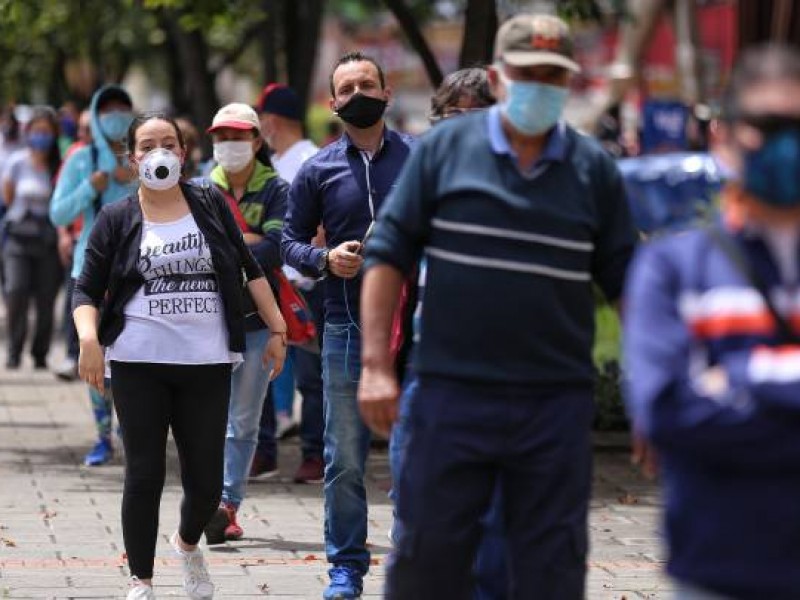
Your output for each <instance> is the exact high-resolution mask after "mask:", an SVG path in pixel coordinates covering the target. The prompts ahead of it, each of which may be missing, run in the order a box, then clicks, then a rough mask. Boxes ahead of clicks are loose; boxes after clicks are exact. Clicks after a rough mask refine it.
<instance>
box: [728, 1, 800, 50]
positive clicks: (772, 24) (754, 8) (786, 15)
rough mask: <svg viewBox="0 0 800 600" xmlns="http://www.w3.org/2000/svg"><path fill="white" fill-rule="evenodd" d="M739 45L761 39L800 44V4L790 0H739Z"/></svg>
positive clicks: (758, 41)
mask: <svg viewBox="0 0 800 600" xmlns="http://www.w3.org/2000/svg"><path fill="white" fill-rule="evenodd" d="M738 22H739V47H740V48H745V47H747V46H751V45H753V44H758V43H762V42H767V41H772V42H788V43H790V44H794V45H795V46H797V45H800V7H799V6H798V5H797V3H796V2H793V1H792V0H739V18H738Z"/></svg>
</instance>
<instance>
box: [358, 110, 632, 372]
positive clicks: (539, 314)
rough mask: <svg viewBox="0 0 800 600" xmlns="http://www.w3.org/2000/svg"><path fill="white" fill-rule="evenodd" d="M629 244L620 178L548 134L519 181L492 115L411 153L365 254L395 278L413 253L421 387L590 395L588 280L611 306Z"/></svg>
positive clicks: (569, 138)
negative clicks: (418, 273)
mask: <svg viewBox="0 0 800 600" xmlns="http://www.w3.org/2000/svg"><path fill="white" fill-rule="evenodd" d="M635 240H636V234H635V230H634V228H633V225H632V222H631V218H630V214H629V211H628V206H627V203H626V200H625V194H624V190H623V187H622V182H621V178H620V176H619V173H618V171H617V169H616V166H615V165H614V162H613V160H612V159H611V157H610V156H609V155H608V154H606V152H605V151H604V150H603V149H602V148H601V147H600V146H599V145H598V144H597V143H596V142H595V141H594V140H592V139H590V138H588V137H586V136H583V135H580V134H579V133H577V132H576V131H574V130H573V129H571V128H570V127H568V126H567V125H564V124H559V125H558V126H556V127H555V128H554V129H553V131H552V132H551V133H550V135H549V137H548V140H547V143H546V145H545V147H544V149H543V152H542V155H541V157H540V159H539V160H538V161H537V162H536V164H535V165H533V167H532V168H531V170H530V171H528V172H523V171H521V170H520V168H519V166H518V163H517V161H516V158H515V157H514V155H513V151H512V149H511V146H510V144H509V143H508V140H507V139H506V137H505V134H504V132H503V130H502V126H501V117H500V112H499V109H498V108H497V107H495V108H492V109H490V110H488V111H485V112H483V113H476V114H471V115H465V116H464V117H461V118H458V119H453V120H452V121H450V122H445V123H442V124H440V125H438V126H437V127H435V128H434V129H433V130H431V131H430V132H429V133H428V134H426V135H425V136H424V137H423V139H422V140H420V142H419V143H418V146H417V147H416V148H415V149H414V150H413V151H412V154H411V157H410V158H409V161H408V162H407V163H406V166H405V167H404V169H403V171H402V172H401V174H400V177H399V178H398V182H397V186H396V188H395V189H394V191H393V193H392V195H391V196H390V197H389V199H388V200H387V203H386V205H385V206H384V208H383V210H382V211H381V213H380V216H379V219H378V224H377V226H376V228H375V234H374V237H373V239H372V240H371V241H370V244H369V245H368V247H367V264H368V267H369V266H372V265H374V264H378V263H384V264H390V265H393V266H395V267H397V268H399V269H400V270H401V271H403V272H405V273H407V272H409V271H410V270H411V268H412V267H413V266H414V265H415V264H416V263H417V261H418V260H419V259H420V258H421V257H422V256H423V255H424V256H425V258H426V260H427V277H426V286H425V301H424V303H423V305H422V311H421V315H420V336H419V344H418V347H417V352H416V354H415V364H414V367H415V369H416V371H417V372H418V373H419V374H420V375H421V376H423V377H424V376H426V375H429V376H440V377H449V378H456V379H463V380H476V381H481V382H488V383H491V382H501V383H508V384H521V385H542V386H550V385H565V384H566V385H578V386H580V385H590V384H591V382H592V380H593V377H594V371H593V365H592V360H591V349H592V344H593V339H594V303H595V298H594V290H593V287H592V283H593V282H596V283H597V284H598V285H599V286H600V288H601V289H602V290H603V291H604V292H605V294H606V295H607V297H608V298H609V299H611V300H614V299H616V298H617V297H618V296H619V294H620V290H621V287H622V281H623V277H624V272H625V268H626V267H627V264H628V261H629V259H630V256H631V253H632V250H633V247H634V244H635Z"/></svg>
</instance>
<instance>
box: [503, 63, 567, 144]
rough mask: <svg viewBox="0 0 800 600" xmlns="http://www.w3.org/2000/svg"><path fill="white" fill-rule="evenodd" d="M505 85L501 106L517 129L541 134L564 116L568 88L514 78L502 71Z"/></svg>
mask: <svg viewBox="0 0 800 600" xmlns="http://www.w3.org/2000/svg"><path fill="white" fill-rule="evenodd" d="M500 80H501V81H502V82H503V85H504V86H505V88H506V99H505V101H504V102H503V103H502V105H501V108H502V111H503V114H505V116H506V118H507V119H508V120H509V121H510V123H511V124H512V125H513V126H514V129H516V130H517V131H519V132H520V133H522V134H525V135H540V134H542V133H544V132H546V131H547V130H549V129H551V128H552V127H553V126H554V125H555V124H556V123H558V120H559V119H560V118H561V113H562V112H564V104H566V102H567V96H568V95H569V90H567V88H564V87H561V86H557V85H548V84H546V83H538V82H535V81H515V80H513V79H509V78H508V77H506V76H505V75H504V74H503V73H502V71H500Z"/></svg>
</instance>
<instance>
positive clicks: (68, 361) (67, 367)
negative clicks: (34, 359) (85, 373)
mask: <svg viewBox="0 0 800 600" xmlns="http://www.w3.org/2000/svg"><path fill="white" fill-rule="evenodd" d="M53 372H54V373H55V374H56V377H58V378H59V379H62V380H64V381H75V380H76V379H78V361H77V360H75V359H74V358H70V357H69V356H68V357H66V358H65V359H64V360H63V361H62V363H61V364H60V365H58V368H56V370H55V371H53Z"/></svg>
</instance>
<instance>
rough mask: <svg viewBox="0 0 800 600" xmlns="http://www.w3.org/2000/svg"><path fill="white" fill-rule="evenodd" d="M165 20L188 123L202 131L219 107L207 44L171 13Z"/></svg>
mask: <svg viewBox="0 0 800 600" xmlns="http://www.w3.org/2000/svg"><path fill="white" fill-rule="evenodd" d="M165 19H166V22H167V26H168V27H167V35H170V36H172V39H173V42H174V44H175V48H176V49H177V55H178V58H179V60H180V64H181V69H180V75H181V79H182V81H183V85H184V90H185V93H186V97H187V98H188V99H189V103H188V107H189V109H190V114H191V118H192V121H193V122H194V124H195V126H197V127H198V128H199V129H200V131H205V129H206V128H207V127H208V126H209V125H211V120H212V119H213V118H214V114H215V113H216V111H217V109H218V108H219V97H218V96H217V90H216V88H215V78H214V75H213V74H212V73H211V71H210V69H209V66H208V55H209V50H208V45H207V44H206V40H205V38H204V37H203V34H202V32H200V31H198V30H194V31H185V30H184V29H183V28H182V27H181V26H180V23H179V22H178V18H177V15H175V14H174V13H167V14H166V15H165ZM203 140H204V149H205V150H208V149H210V146H208V140H207V139H206V137H205V136H204V138H203Z"/></svg>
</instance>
